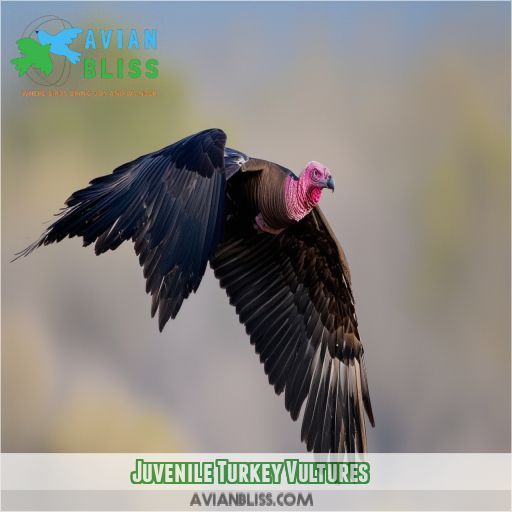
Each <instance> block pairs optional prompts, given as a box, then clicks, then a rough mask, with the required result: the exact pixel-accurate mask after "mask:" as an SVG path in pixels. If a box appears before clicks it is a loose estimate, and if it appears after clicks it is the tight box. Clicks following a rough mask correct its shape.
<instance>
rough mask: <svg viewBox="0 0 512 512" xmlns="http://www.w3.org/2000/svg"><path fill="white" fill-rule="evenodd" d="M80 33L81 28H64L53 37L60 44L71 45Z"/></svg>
mask: <svg viewBox="0 0 512 512" xmlns="http://www.w3.org/2000/svg"><path fill="white" fill-rule="evenodd" d="M80 32H82V29H81V28H66V29H64V30H61V31H60V32H59V33H58V34H55V36H54V37H56V38H58V40H59V42H60V43H62V44H71V43H72V42H73V39H75V38H77V37H78V34H80Z"/></svg>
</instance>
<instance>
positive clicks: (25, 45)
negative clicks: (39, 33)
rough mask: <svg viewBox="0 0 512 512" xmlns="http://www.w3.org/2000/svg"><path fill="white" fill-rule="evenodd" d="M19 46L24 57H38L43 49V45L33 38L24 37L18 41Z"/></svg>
mask: <svg viewBox="0 0 512 512" xmlns="http://www.w3.org/2000/svg"><path fill="white" fill-rule="evenodd" d="M16 44H17V46H18V50H19V51H20V53H21V54H22V55H25V56H27V57H32V56H34V55H35V56H37V55H39V54H40V53H41V48H42V46H43V45H41V44H40V43H38V42H37V41H36V40H35V39H32V38H31V37H23V38H21V39H18V40H17V41H16Z"/></svg>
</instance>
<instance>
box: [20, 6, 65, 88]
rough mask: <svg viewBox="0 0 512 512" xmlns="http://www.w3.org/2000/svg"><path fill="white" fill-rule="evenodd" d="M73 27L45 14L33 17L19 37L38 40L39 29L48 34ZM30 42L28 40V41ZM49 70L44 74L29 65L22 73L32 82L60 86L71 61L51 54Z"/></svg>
mask: <svg viewBox="0 0 512 512" xmlns="http://www.w3.org/2000/svg"><path fill="white" fill-rule="evenodd" d="M70 28H73V25H72V24H71V23H70V22H69V21H67V20H65V19H63V18H60V17H59V16H54V15H47V16H41V17H40V18H37V19H35V20H34V21H32V22H31V23H29V25H27V27H26V28H25V30H24V31H23V33H22V35H21V36H20V39H26V38H29V39H33V40H34V41H36V42H39V40H38V37H37V34H38V32H39V31H45V32H47V33H48V34H58V33H59V32H62V31H63V30H66V29H70ZM29 42H30V41H29ZM51 61H52V62H51V64H52V66H51V72H50V73H49V74H45V73H43V72H42V71H41V69H38V68H37V67H36V66H31V67H30V68H29V69H28V70H27V71H26V72H25V73H24V74H25V76H27V77H28V78H30V80H32V82H34V83H36V84H38V85H43V86H47V87H48V86H55V87H58V86H61V85H63V84H65V83H66V82H67V81H68V79H69V75H70V72H71V62H70V61H69V60H68V59H66V57H64V56H62V55H55V54H53V53H52V54H51Z"/></svg>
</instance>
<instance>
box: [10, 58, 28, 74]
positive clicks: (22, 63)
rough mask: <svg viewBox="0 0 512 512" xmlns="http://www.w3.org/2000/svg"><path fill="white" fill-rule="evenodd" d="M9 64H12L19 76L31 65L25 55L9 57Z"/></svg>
mask: <svg viewBox="0 0 512 512" xmlns="http://www.w3.org/2000/svg"><path fill="white" fill-rule="evenodd" d="M11 64H14V66H15V67H16V70H17V71H18V73H19V76H23V75H24V74H25V73H26V72H27V71H28V69H29V68H30V66H31V65H32V62H31V61H30V59H28V58H27V57H16V58H15V59H11Z"/></svg>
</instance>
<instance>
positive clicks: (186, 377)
mask: <svg viewBox="0 0 512 512" xmlns="http://www.w3.org/2000/svg"><path fill="white" fill-rule="evenodd" d="M48 14H55V15H58V16H60V17H62V18H64V19H67V20H69V21H71V23H72V24H73V25H74V26H79V27H88V26H91V27H97V28H107V29H108V28H114V29H115V28H118V27H122V28H130V27H134V28H137V29H139V30H142V29H144V28H156V29H157V31H158V50H157V51H156V52H152V55H151V56H154V57H157V58H158V59H159V62H160V64H159V70H160V76H159V78H157V79H156V80H144V79H140V80H129V79H124V80H117V79H112V80H96V81H85V80H82V79H81V73H80V72H79V70H75V69H73V70H72V71H73V72H72V79H71V80H70V81H69V82H68V83H66V84H65V85H64V86H63V88H64V89H69V88H72V87H79V88H85V87H91V88H92V87H96V88H106V87H108V88H134V87H135V88H156V90H157V96H156V97H145V98H23V97H20V91H21V89H23V88H29V89H33V88H35V86H34V84H32V82H30V81H29V80H28V79H27V78H26V77H24V78H18V76H17V74H16V71H15V70H14V67H13V66H12V65H11V64H10V63H9V60H10V59H11V58H12V57H15V56H17V55H18V51H17V49H16V46H15V41H16V39H18V38H19V37H20V35H21V34H22V32H23V30H24V29H25V27H26V26H27V25H28V24H29V23H30V22H31V21H32V20H34V19H35V18H37V17H39V16H43V15H48ZM81 37H83V34H82V36H81ZM82 43H83V40H81V44H82ZM2 48H3V52H4V53H3V56H2V57H3V58H2V230H3V238H2V242H3V243H2V272H3V282H2V316H3V322H2V427H3V428H2V450H3V451H7V452H10V451H16V452H23V451H36V452H37V451H43V452H46V451H73V452H83V451H94V452H99V451H143V452H148V451H210V452H217V451H230V452H236V451H244V452H251V451H278V452H287V451H303V450H304V447H303V445H302V444H301V443H300V423H299V422H297V423H293V422H292V421H291V419H290V418H289V416H288V413H287V412H286V411H285V408H284V399H283V397H282V396H280V397H277V396H275V394H274V391H273V389H272V388H271V387H270V385H269V384H268V382H267V378H266V376H265V374H264V372H263V367H262V365H261V364H260V363H259V359H258V357H257V356H256V354H255V353H254V349H253V347H252V346H251V345H250V344H249V340H248V337H247V335H246V334H245V332H244V329H243V328H242V327H241V326H240V325H239V323H238V320H237V317H236V315H235V311H234V308H232V307H231V306H229V304H228V300H227V298H226V296H225V293H224V291H222V290H221V289H220V288H219V286H218V285H217V282H216V281H215V279H214V277H213V275H212V272H211V271H208V272H207V275H206V276H205V278H204V280H203V283H202V285H201V287H200V289H199V291H198V293H197V294H196V295H194V296H193V297H191V298H190V299H189V300H188V301H186V303H185V304H184V307H183V308H182V311H181V312H180V315H179V318H178V319H176V320H175V321H172V322H170V323H169V324H168V325H167V326H166V328H165V330H164V332H163V333H162V334H159V333H158V328H157V323H156V321H153V320H151V318H150V314H149V310H150V299H149V297H148V296H147V295H146V294H145V293H144V286H145V285H144V279H143V277H142V272H141V270H140V268H139V267H138V261H137V258H136V257H135V255H134V253H133V248H132V246H131V244H128V243H127V244H124V245H123V246H121V247H120V248H119V249H118V250H117V251H115V252H112V253H109V254H106V255H102V256H101V257H96V256H95V255H94V253H93V250H92V248H90V247H89V248H87V249H83V248H82V247H81V240H78V239H72V240H66V241H65V242H64V243H61V244H58V245H55V246H50V247H45V248H42V249H40V250H38V251H37V252H36V253H34V254H32V255H31V256H30V257H29V258H26V259H22V260H19V261H17V262H15V263H10V262H9V261H10V260H11V259H12V256H13V254H14V253H15V252H16V251H19V250H20V249H22V248H24V247H25V246H27V245H28V244H29V243H30V242H32V241H33V240H35V239H36V238H37V237H38V236H39V235H40V233H41V232H42V231H43V229H44V227H45V224H43V222H44V221H47V220H49V219H51V217H52V215H53V214H54V213H56V212H57V211H58V209H59V208H60V207H61V206H62V205H63V203H64V200H65V199H66V198H67V197H68V196H69V195H70V193H71V192H72V191H74V190H76V189H78V188H82V187H83V186H84V185H86V184H87V183H88V181H89V180H90V179H92V178H94V177H96V176H98V175H103V174H107V173H109V172H110V171H111V170H112V169H113V168H115V167H116V166H118V165H119V164H121V163H124V162H126V161H129V160H131V159H133V158H135V157H136V156H138V155H140V154H144V153H147V152H150V151H153V150H155V149H157V148H160V147H162V146H165V145H168V144H169V143H171V142H173V141H175V140H177V139H178V138H181V137H183V136H185V135H188V134H190V133H193V132H195V131H199V130H201V129H204V128H207V127H214V126H218V127H222V128H223V129H224V130H225V131H226V132H227V133H228V137H229V145H231V146H233V147H235V148H238V149H240V150H242V151H245V152H247V153H249V154H251V155H254V156H258V157H262V158H267V159H270V160H274V161H276V162H280V163H282V164H284V165H286V166H288V167H290V168H292V169H295V170H296V171H297V172H299V171H300V170H301V169H302V168H303V167H304V165H305V164H306V163H307V162H308V161H310V160H313V159H314V160H319V161H321V162H323V163H325V164H326V165H328V166H329V167H330V168H332V169H333V170H334V175H335V178H336V184H337V188H336V193H335V194H327V195H325V197H324V198H323V199H322V208H323V209H324V212H325V213H326V215H327V217H328V218H329V220H330V222H331V224H332V226H333V228H334V231H335V232H336V234H337V236H338V238H339V239H340V241H341V242H342V244H343V246H344V249H345V252H346V253H347V256H348V259H349V263H350V265H351V269H352V278H353V287H354V293H355V298H356V302H357V313H358V318H359V323H360V332H361V335H362V337H363V341H364V344H365V349H366V365H367V369H368V375H369V383H370V394H371V398H372V403H373V407H374V413H375V418H376V424H377V425H376V428H375V429H374V430H372V431H371V432H369V446H370V450H371V451H375V452H402V451H403V452H444V451H453V452H474V451H485V452H489V451H490V452H493V451H510V412H511V411H510V398H511V397H510V355H511V354H510V277H511V276H510V4H508V3H506V2H503V3H496V2H491V3H487V2H482V3H480V2H471V3H465V2H456V3H441V2H429V3H423V2H418V3H416V2H414V3H404V2H398V3H385V2H376V3H366V2H364V3H360V4H359V3H357V4H356V3H315V4H312V3H307V2H301V3H266V2H265V3H231V2H227V3H162V2H156V3H149V2H144V4H143V3H142V2H140V3H136V2H127V3H124V2H118V3H101V4H98V3H87V4H86V3H74V2H73V3H71V2H69V3H68V2H58V3H41V2H38V3H27V2H23V3H18V4H16V3H3V4H2ZM77 49H78V48H77ZM121 53H122V52H121ZM140 53H141V55H140V56H142V57H144V58H145V56H144V55H143V54H142V52H140ZM99 55H100V54H99V53H98V55H96V54H95V55H94V56H95V57H97V56H99ZM109 55H110V53H109ZM125 55H126V54H125ZM137 56H139V55H137Z"/></svg>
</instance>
